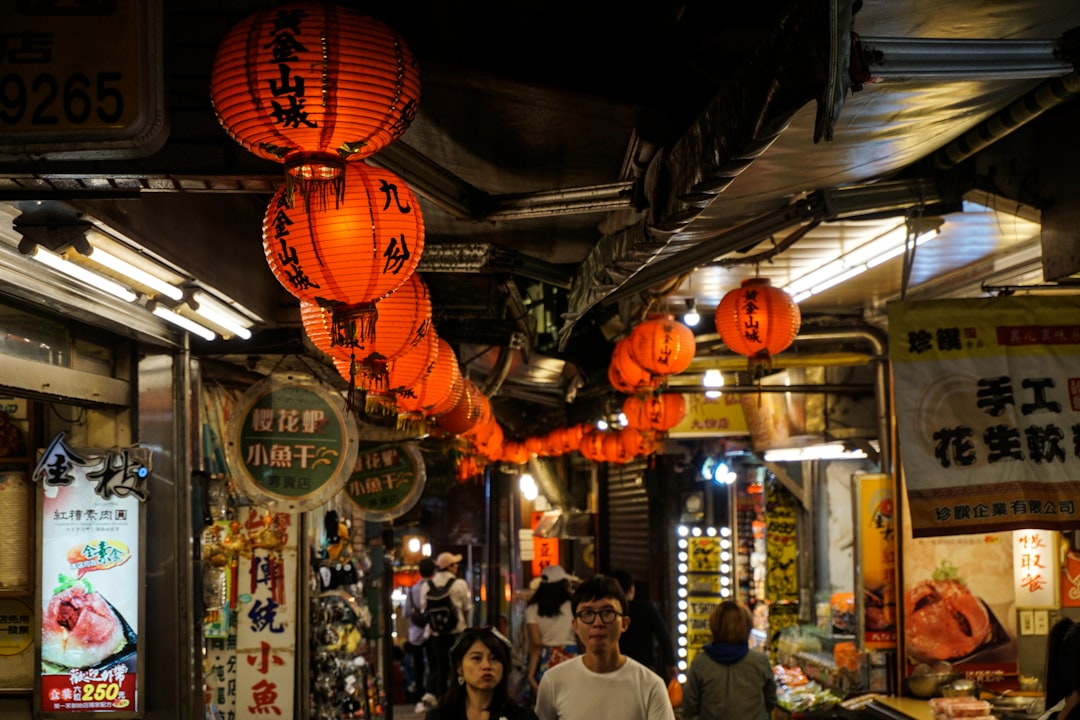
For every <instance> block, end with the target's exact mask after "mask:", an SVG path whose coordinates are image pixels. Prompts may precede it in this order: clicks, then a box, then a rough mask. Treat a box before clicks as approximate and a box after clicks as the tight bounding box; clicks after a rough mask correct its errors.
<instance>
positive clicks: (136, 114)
mask: <svg viewBox="0 0 1080 720" xmlns="http://www.w3.org/2000/svg"><path fill="white" fill-rule="evenodd" d="M0 17H2V18H4V26H3V29H0V97H2V98H3V104H2V106H0V156H3V155H5V154H9V155H29V154H33V156H34V157H36V158H46V159H87V158H103V157H136V156H141V155H147V154H149V153H150V152H153V150H154V149H156V147H157V146H159V145H160V144H161V143H162V142H163V141H164V140H165V135H166V132H167V124H166V122H165V112H164V92H163V89H162V83H161V75H162V57H161V49H160V43H156V42H154V41H153V40H154V38H158V37H159V36H160V34H161V23H162V20H161V0H111V1H109V2H104V1H100V0H99V1H97V2H93V1H90V2H86V1H84V2H66V3H58V2H25V1H22V0H0Z"/></svg>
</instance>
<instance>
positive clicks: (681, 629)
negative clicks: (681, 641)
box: [676, 623, 689, 635]
mask: <svg viewBox="0 0 1080 720" xmlns="http://www.w3.org/2000/svg"><path fill="white" fill-rule="evenodd" d="M676 630H677V631H678V633H679V634H680V635H685V634H686V631H687V630H689V628H688V627H686V625H683V624H681V623H680V624H679V626H678V627H677V628H676Z"/></svg>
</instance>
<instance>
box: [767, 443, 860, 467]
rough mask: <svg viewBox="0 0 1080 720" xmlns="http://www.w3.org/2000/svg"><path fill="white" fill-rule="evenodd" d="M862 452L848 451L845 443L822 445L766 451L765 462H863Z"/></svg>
mask: <svg viewBox="0 0 1080 720" xmlns="http://www.w3.org/2000/svg"><path fill="white" fill-rule="evenodd" d="M865 458H866V453H865V452H863V451H862V450H848V449H847V448H845V447H844V444H843V443H820V444H818V445H807V446H805V447H798V448H783V449H777V450H766V451H765V462H801V461H804V460H863V459H865Z"/></svg>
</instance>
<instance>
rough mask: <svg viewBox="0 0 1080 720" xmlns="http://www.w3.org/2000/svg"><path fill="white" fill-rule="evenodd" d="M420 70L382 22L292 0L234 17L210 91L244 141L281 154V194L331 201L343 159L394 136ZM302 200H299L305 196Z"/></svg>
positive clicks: (410, 114) (408, 118)
mask: <svg viewBox="0 0 1080 720" xmlns="http://www.w3.org/2000/svg"><path fill="white" fill-rule="evenodd" d="M419 99H420V73H419V69H418V66H417V63H416V58H415V57H414V56H413V54H412V52H411V51H410V50H409V47H408V46H407V45H406V44H405V41H404V40H403V39H402V38H401V36H400V35H398V34H397V33H396V32H394V31H393V30H392V29H390V28H389V27H388V26H387V25H385V24H384V23H382V22H380V21H378V20H375V19H373V18H370V17H365V16H363V15H360V14H358V13H356V12H353V11H351V10H348V9H346V8H343V7H340V6H337V5H334V4H331V3H324V2H296V3H288V4H284V5H279V6H277V7H273V8H269V9H267V10H263V11H260V12H257V13H255V14H253V15H251V16H249V17H247V18H246V19H244V20H242V21H241V22H239V23H238V24H237V25H236V26H235V27H233V28H232V29H231V30H229V32H228V33H227V34H226V35H225V38H224V39H223V40H222V41H221V45H220V46H219V47H218V51H217V55H216V57H215V58H214V65H213V68H212V70H211V75H210V100H211V102H212V104H213V107H214V112H215V113H216V114H217V118H218V121H219V122H220V123H221V125H222V127H224V128H225V130H226V132H228V133H229V135H230V136H231V137H232V138H233V139H234V140H236V141H237V142H238V143H240V144H241V145H243V146H244V148H246V149H247V150H249V151H250V152H252V153H254V154H255V155H257V156H259V157H261V158H264V159H266V160H272V161H275V162H280V163H284V165H285V168H286V184H287V187H288V190H287V191H286V194H287V195H288V196H289V197H290V198H291V197H292V189H293V188H294V187H296V188H298V189H299V190H300V192H301V194H302V195H303V196H304V197H305V199H307V198H308V197H311V198H315V199H316V202H315V203H313V204H316V205H321V206H322V207H326V206H327V200H328V199H329V196H330V195H331V194H333V195H335V196H336V197H337V199H338V201H339V202H340V200H341V197H342V191H343V183H345V184H347V183H348V182H351V180H348V179H347V176H346V175H345V173H344V168H345V165H346V161H347V160H358V159H360V158H365V157H368V156H369V155H372V154H374V153H376V152H378V151H379V150H382V149H383V148H384V147H386V146H387V145H389V144H390V143H391V142H393V141H394V140H395V139H396V138H398V137H399V136H400V135H401V134H402V133H403V132H405V129H406V128H408V126H409V124H410V123H411V122H412V120H413V118H414V117H415V116H416V110H417V103H418V102H419ZM305 204H307V203H305Z"/></svg>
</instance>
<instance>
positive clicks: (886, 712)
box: [863, 696, 934, 720]
mask: <svg viewBox="0 0 1080 720" xmlns="http://www.w3.org/2000/svg"><path fill="white" fill-rule="evenodd" d="M863 709H864V711H865V712H866V713H867V714H869V715H870V716H871V717H873V718H875V719H879V720H934V713H933V711H932V710H931V709H930V703H929V702H928V701H927V700H921V699H919V698H911V697H895V696H888V697H885V696H881V697H876V698H874V699H873V700H871V701H870V702H869V703H868V704H867V705H866V707H865V708H863Z"/></svg>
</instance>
